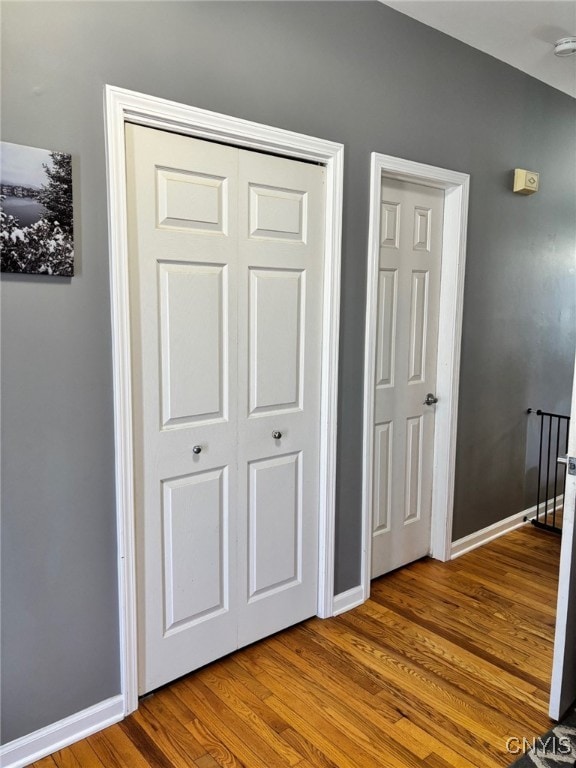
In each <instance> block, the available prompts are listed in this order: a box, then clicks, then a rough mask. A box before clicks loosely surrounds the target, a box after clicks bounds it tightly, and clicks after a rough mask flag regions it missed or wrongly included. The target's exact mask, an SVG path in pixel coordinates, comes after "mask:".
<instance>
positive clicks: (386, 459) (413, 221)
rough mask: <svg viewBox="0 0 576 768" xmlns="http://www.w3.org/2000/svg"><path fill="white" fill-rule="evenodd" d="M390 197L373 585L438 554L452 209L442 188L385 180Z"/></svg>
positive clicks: (381, 303) (380, 334) (377, 406)
mask: <svg viewBox="0 0 576 768" xmlns="http://www.w3.org/2000/svg"><path fill="white" fill-rule="evenodd" d="M381 195H382V196H381V204H380V258H379V273H378V318H377V342H376V343H377V349H376V375H375V381H374V387H375V392H374V434H373V439H374V453H373V455H374V472H373V477H374V487H373V510H372V521H373V522H372V577H373V578H374V577H376V576H381V575H382V574H384V573H387V572H388V571H391V570H393V569H394V568H398V567H400V566H402V565H406V564H407V563H409V562H412V561H413V560H416V559H417V558H419V557H422V556H424V555H426V554H428V552H429V550H430V517H431V503H432V483H433V477H432V467H433V458H434V457H433V449H434V420H435V409H436V404H435V403H434V402H433V401H434V400H435V396H436V357H437V346H438V311H439V301H440V269H441V262H442V226H443V211H444V191H443V190H439V189H434V188H432V187H426V186H422V185H419V184H414V183H411V182H403V181H397V180H392V179H383V182H382V191H381ZM427 399H428V402H430V404H426V400H427ZM438 407H441V404H440V405H439V406H438Z"/></svg>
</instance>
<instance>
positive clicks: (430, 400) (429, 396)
mask: <svg viewBox="0 0 576 768" xmlns="http://www.w3.org/2000/svg"><path fill="white" fill-rule="evenodd" d="M437 402H438V398H437V397H434V395H433V394H432V392H428V394H427V395H426V400H424V405H434V403H437Z"/></svg>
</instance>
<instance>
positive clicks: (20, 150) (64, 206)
mask: <svg viewBox="0 0 576 768" xmlns="http://www.w3.org/2000/svg"><path fill="white" fill-rule="evenodd" d="M0 244H1V247H2V253H1V254H0V261H1V271H2V272H19V273H24V274H32V275H59V276H63V277H72V275H73V274H74V233H73V207H72V156H71V155H67V154H65V153H63V152H53V151H50V150H47V149H38V148H37V147H26V146H23V145H21V144H11V143H9V142H6V141H3V142H0Z"/></svg>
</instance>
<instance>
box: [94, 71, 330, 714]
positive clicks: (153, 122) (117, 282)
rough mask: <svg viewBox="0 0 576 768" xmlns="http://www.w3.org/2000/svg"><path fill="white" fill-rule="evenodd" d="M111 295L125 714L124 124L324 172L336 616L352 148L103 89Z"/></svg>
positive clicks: (129, 515)
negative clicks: (341, 343) (304, 163)
mask: <svg viewBox="0 0 576 768" xmlns="http://www.w3.org/2000/svg"><path fill="white" fill-rule="evenodd" d="M105 118H106V150H107V169H108V220H109V245H110V290H111V305H112V306H111V312H112V340H113V341H112V344H113V371H114V414H115V416H114V418H115V440H116V487H117V491H116V494H117V495H116V504H117V521H118V533H117V535H118V558H119V560H118V562H119V593H120V627H121V630H120V632H121V655H122V659H121V669H122V691H123V694H124V697H125V712H126V714H128V713H129V712H132V711H134V710H135V709H136V708H137V706H138V685H137V623H136V576H135V531H134V491H133V446H132V387H131V378H130V360H131V354H130V330H129V305H128V241H127V227H126V213H125V212H126V179H125V167H126V158H125V150H124V125H125V123H126V122H132V123H138V124H139V125H146V126H149V127H154V128H159V129H163V130H168V131H172V132H176V133H181V134H186V135H189V136H195V137H196V138H204V139H208V140H211V141H219V142H223V143H226V144H233V145H234V146H240V147H245V148H248V149H257V150H262V151H267V152H274V153H275V154H280V155H283V156H285V157H290V158H296V159H303V160H311V161H314V162H317V163H321V164H322V165H324V166H325V168H326V210H325V221H326V238H325V269H324V308H323V333H324V336H323V344H322V385H321V387H322V394H321V398H322V407H321V415H320V422H321V436H320V478H321V483H322V487H321V489H320V526H319V574H318V576H319V578H318V609H317V612H318V616H321V617H327V616H331V615H332V611H333V596H334V535H335V534H334V525H335V519H334V518H335V487H336V419H337V387H338V338H339V320H340V261H341V259H340V250H341V239H342V197H343V187H342V185H343V168H344V147H343V145H342V144H337V143H335V142H331V141H324V140H322V139H317V138H314V137H311V136H304V135H302V134H297V133H293V132H290V131H284V130H281V129H279V128H273V127H271V126H265V125H261V124H259V123H253V122H249V121H247V120H240V119H237V118H234V117H229V116H227V115H220V114H217V113H215V112H208V111H206V110H201V109H197V108H195V107H190V106H187V105H184V104H177V103H176V102H173V101H167V100H165V99H158V98H155V97H153V96H147V95H144V94H141V93H135V92H134V91H127V90H124V89H122V88H117V87H115V86H109V85H107V86H106V87H105Z"/></svg>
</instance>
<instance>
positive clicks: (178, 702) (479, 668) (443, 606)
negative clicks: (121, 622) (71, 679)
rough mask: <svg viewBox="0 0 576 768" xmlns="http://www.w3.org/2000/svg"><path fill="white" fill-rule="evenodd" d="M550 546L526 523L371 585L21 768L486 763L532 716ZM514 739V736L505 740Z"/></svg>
mask: <svg viewBox="0 0 576 768" xmlns="http://www.w3.org/2000/svg"><path fill="white" fill-rule="evenodd" d="M559 551H560V539H559V537H557V536H555V535H553V534H549V533H546V532H542V531H537V530H535V529H534V528H532V527H531V526H525V527H524V528H521V529H519V530H517V531H514V532H513V533H510V534H508V535H506V536H505V537H503V538H501V539H498V540H496V541H494V542H491V543H490V544H487V545H485V546H484V547H482V548H480V549H477V550H475V551H473V552H470V553H468V554H466V555H463V556H462V557H460V558H458V559H457V560H453V561H452V562H450V563H438V562H436V561H433V560H428V559H426V560H422V561H419V562H416V563H414V564H412V565H411V566H409V567H407V568H404V569H401V570H399V571H396V572H394V573H392V574H390V575H388V576H385V577H383V578H381V579H378V580H376V581H375V582H373V584H372V597H371V599H370V600H369V601H368V602H367V603H366V604H365V605H363V606H361V607H359V608H356V609H355V610H353V611H350V612H348V613H346V614H343V615H341V616H339V617H337V618H334V619H329V620H325V621H321V620H319V619H311V620H310V621H308V622H305V623H304V624H301V625H299V626H297V627H294V628H292V629H290V630H288V631H286V632H283V633H280V634H278V635H275V636H274V637H271V638H268V639H267V640H265V641H262V642H260V643H257V644H255V645H253V646H250V647H249V648H246V649H244V650H242V651H239V652H238V653H236V654H233V655H232V656H229V657H227V658H225V659H222V660H221V661H218V662H216V663H214V664H211V665H210V666H207V667H205V668H203V669H201V670H199V671H197V672H195V673H193V674H191V675H189V676H188V677H186V678H182V679H180V680H178V681H177V682H175V683H173V684H172V685H170V686H168V687H166V688H163V689H161V690H159V691H157V692H156V693H155V694H154V695H152V696H150V697H148V698H145V699H144V700H143V701H142V702H141V704H140V708H139V710H138V711H137V712H136V713H134V714H133V715H131V716H130V717H128V718H127V719H126V720H124V721H123V722H122V723H119V724H118V725H115V726H112V727H110V728H108V729H106V730H105V731H102V732H100V733H97V734H95V735H94V736H90V737H89V738H87V739H85V740H84V741H81V742H79V743H77V744H74V745H72V746H71V747H69V748H67V749H64V750H62V751H60V752H58V753H56V754H54V755H52V756H51V757H48V758H45V759H44V760H41V761H39V762H37V763H34V768H148V767H149V766H153V767H154V768H180V766H191V767H192V768H218V766H225V767H226V768H232V767H234V768H238V767H240V766H245V768H284V767H285V766H294V767H296V766H297V767H298V768H310V767H311V766H317V767H318V768H334V767H336V768H379V767H380V766H382V767H383V768H414V767H415V766H427V767H428V768H449V766H454V767H457V768H493V767H494V768H495V767H496V766H507V765H509V764H510V763H511V762H513V761H514V759H516V756H515V755H514V754H511V753H510V752H507V749H506V742H507V740H508V739H510V738H516V739H519V740H520V741H521V740H522V739H523V738H524V737H525V738H526V739H528V740H530V739H532V738H534V737H536V736H538V735H540V734H542V733H543V732H545V731H546V730H548V728H549V727H550V725H551V723H550V721H549V719H548V716H547V701H548V692H549V681H550V670H551V660H552V641H553V632H554V614H555V608H556V590H557V572H558V560H559ZM515 743H516V742H515Z"/></svg>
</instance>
